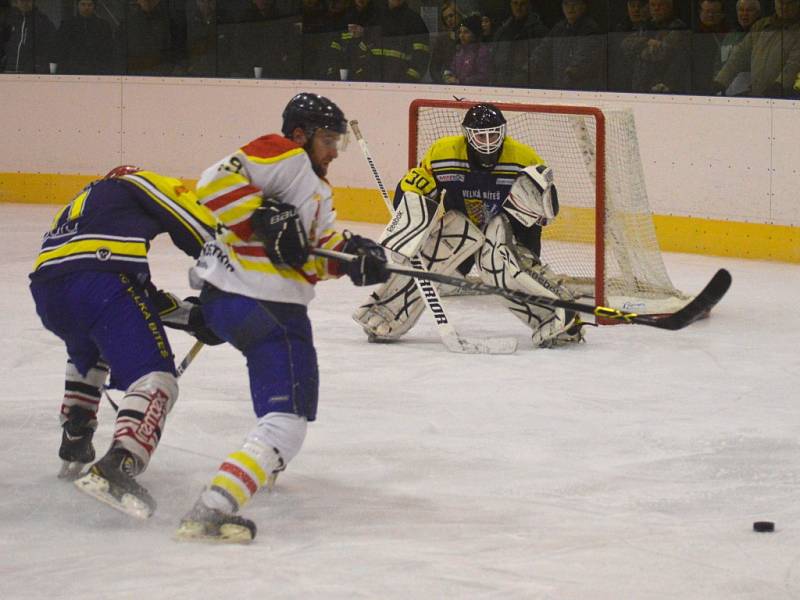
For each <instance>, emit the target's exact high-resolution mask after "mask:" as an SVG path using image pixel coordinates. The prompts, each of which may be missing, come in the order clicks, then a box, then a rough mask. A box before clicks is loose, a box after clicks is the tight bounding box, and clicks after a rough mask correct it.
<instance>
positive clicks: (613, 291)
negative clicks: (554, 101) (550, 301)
mask: <svg viewBox="0 0 800 600" xmlns="http://www.w3.org/2000/svg"><path fill="white" fill-rule="evenodd" d="M473 104H475V102H459V101H446V100H415V101H414V102H412V104H411V107H410V119H409V156H408V162H409V167H411V166H415V165H416V164H417V163H418V162H419V160H420V159H421V157H422V155H423V154H424V153H425V151H426V150H427V148H428V147H429V146H430V145H431V144H432V143H433V142H434V141H435V140H437V139H438V138H440V137H442V136H446V135H461V134H462V130H461V121H462V120H463V118H464V114H465V112H466V111H467V109H469V108H470V106H472V105H473ZM492 104H494V105H495V106H497V107H498V108H500V110H502V111H503V114H504V115H505V117H506V120H507V122H508V135H510V136H512V137H513V138H515V139H517V140H519V141H521V142H524V143H526V144H528V145H530V146H531V147H533V148H534V149H535V150H536V152H537V153H538V154H539V156H541V157H542V159H543V160H544V161H545V163H546V164H548V165H550V166H551V167H552V168H553V171H554V173H555V181H556V186H557V187H558V199H559V205H560V212H559V215H558V217H557V218H556V220H555V221H554V222H553V223H552V224H550V225H548V226H547V227H545V228H544V229H543V232H542V257H541V258H542V260H543V262H545V263H546V264H548V265H549V266H550V267H551V268H552V269H553V271H555V272H556V273H557V274H558V275H559V276H560V277H562V278H564V280H565V281H566V282H567V283H568V284H569V285H570V286H571V287H572V288H573V289H576V290H578V292H579V294H580V295H581V296H582V297H584V298H588V297H591V298H593V299H594V301H595V302H596V303H597V304H602V305H605V306H613V307H615V308H620V309H623V310H626V311H630V312H637V313H640V314H663V313H669V312H674V311H676V310H678V309H679V308H681V307H682V306H683V305H684V304H686V303H687V302H688V301H689V300H690V297H689V296H686V295H685V294H683V293H682V292H680V291H679V290H677V289H676V288H675V286H674V285H673V284H672V281H671V280H670V278H669V275H668V274H667V270H666V267H665V266H664V261H663V258H662V256H661V251H660V249H659V246H658V241H657V239H656V233H655V226H654V224H653V216H652V213H651V211H650V205H649V203H648V201H647V192H646V190H645V182H644V172H643V169H642V163H641V159H640V157H639V146H638V143H637V138H636V127H635V124H634V119H633V113H632V112H631V111H629V110H605V109H604V110H600V109H598V108H592V107H585V106H552V105H536V104H504V103H498V102H493V103H492Z"/></svg>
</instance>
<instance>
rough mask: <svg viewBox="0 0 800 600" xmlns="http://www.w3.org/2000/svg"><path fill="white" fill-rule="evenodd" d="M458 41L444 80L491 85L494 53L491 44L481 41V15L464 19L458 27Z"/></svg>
mask: <svg viewBox="0 0 800 600" xmlns="http://www.w3.org/2000/svg"><path fill="white" fill-rule="evenodd" d="M458 42H459V43H458V48H457V49H456V55H455V56H454V57H453V62H452V63H451V65H450V69H448V70H447V71H445V72H444V82H445V83H449V84H457V83H461V84H465V85H489V84H490V83H491V81H492V76H491V68H492V54H491V51H490V50H489V46H486V45H484V44H483V43H481V17H480V15H472V16H470V17H467V18H466V19H464V22H463V23H461V27H459V29H458Z"/></svg>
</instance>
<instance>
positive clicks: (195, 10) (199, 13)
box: [185, 0, 226, 77]
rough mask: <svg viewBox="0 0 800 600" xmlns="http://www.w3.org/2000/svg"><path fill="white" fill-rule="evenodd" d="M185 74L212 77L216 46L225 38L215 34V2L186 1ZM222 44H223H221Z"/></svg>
mask: <svg viewBox="0 0 800 600" xmlns="http://www.w3.org/2000/svg"><path fill="white" fill-rule="evenodd" d="M187 7H188V9H187V11H186V66H185V74H186V75H189V76H193V77H214V76H215V75H216V74H217V52H218V46H220V45H221V42H223V40H225V39H226V38H220V37H218V33H217V2H216V0H187ZM223 43H224V42H223Z"/></svg>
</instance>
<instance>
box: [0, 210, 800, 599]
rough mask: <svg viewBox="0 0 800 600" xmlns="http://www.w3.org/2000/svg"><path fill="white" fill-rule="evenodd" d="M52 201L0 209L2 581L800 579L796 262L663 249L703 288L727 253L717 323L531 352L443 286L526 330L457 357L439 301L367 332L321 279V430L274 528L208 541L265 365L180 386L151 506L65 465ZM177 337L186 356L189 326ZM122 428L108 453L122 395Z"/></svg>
mask: <svg viewBox="0 0 800 600" xmlns="http://www.w3.org/2000/svg"><path fill="white" fill-rule="evenodd" d="M54 211H55V209H54V207H52V206H49V207H48V206H23V205H11V204H5V205H0V215H2V218H1V219H0V223H2V226H1V229H2V235H0V244H2V250H3V255H4V259H5V260H4V261H3V266H2V271H1V273H2V275H0V278H1V280H2V285H3V293H2V294H0V307H1V308H2V310H1V311H0V319H2V322H0V331H2V332H3V338H4V344H3V346H2V350H0V361H1V362H2V373H3V379H2V381H3V385H2V396H1V398H2V420H0V423H2V424H1V425H0V480H1V481H2V482H3V483H4V489H3V493H2V495H1V496H0V598H4V599H9V600H19V599H24V598H36V599H39V598H42V599H48V600H52V599H55V598H70V599H71V598H82V599H112V598H113V599H117V598H125V599H127V598H131V599H134V598H135V599H145V598H147V599H153V600H157V599H173V598H181V599H183V598H187V599H205V598H208V599H215V600H219V599H220V598H225V599H229V600H244V599H250V598H259V599H270V600H272V599H276V598H403V599H410V598H502V599H506V598H526V599H527V598H535V599H545V598H546V599H554V600H564V599H576V600H579V599H580V600H583V599H589V600H604V599H609V600H617V599H636V600H650V599H652V600H664V599H681V600H685V599H695V598H696V599H698V600H700V599H702V600H740V599H759V600H760V599H770V600H772V599H781V598H798V597H800V502H798V500H799V499H800V439H799V437H798V436H799V435H800V408H799V407H798V402H799V401H800V392H798V389H800V353H799V352H798V345H799V344H800V336H799V335H798V333H799V329H800V328H798V325H797V310H796V303H797V298H798V297H800V267H798V266H790V265H785V264H771V263H763V262H750V261H744V260H732V259H723V258H712V257H698V256H688V255H667V256H666V260H667V265H668V269H669V271H670V273H671V275H672V278H673V280H674V282H675V284H676V285H677V286H678V287H679V288H680V289H683V290H685V291H697V290H699V289H700V288H701V287H702V286H703V285H704V284H705V283H706V281H707V280H708V279H709V278H710V277H711V275H713V273H714V272H715V271H716V269H717V268H719V267H726V268H727V269H729V270H730V271H731V273H732V274H733V286H732V288H731V291H730V292H729V294H728V296H727V297H726V298H725V299H724V300H723V301H722V302H721V304H720V305H719V306H718V307H717V308H716V309H715V311H714V313H713V315H712V317H711V318H710V319H707V320H705V321H703V322H699V323H696V324H694V325H692V326H691V327H690V328H688V329H686V330H683V331H680V332H666V331H660V330H656V329H652V328H647V327H636V326H616V327H604V328H601V329H591V330H590V331H589V332H588V335H587V338H588V343H587V344H585V345H583V346H581V347H577V348H570V349H559V350H533V349H532V348H531V347H530V343H529V339H528V335H527V333H526V329H525V328H524V327H523V326H522V324H521V323H519V322H518V321H516V319H514V317H512V316H510V315H508V314H506V313H505V312H504V310H503V309H502V308H501V305H500V301H499V300H497V299H494V298H487V297H478V298H475V297H466V298H448V299H446V300H447V307H448V310H449V312H450V313H451V317H452V319H453V321H454V322H455V324H456V326H457V328H458V329H459V330H460V331H462V332H464V333H469V334H474V335H504V336H509V335H510V336H517V337H518V338H519V340H520V346H521V349H520V350H519V351H517V353H516V354H514V355H511V356H467V355H456V354H451V353H449V352H447V351H446V350H445V348H444V347H443V346H442V345H441V343H440V342H439V341H438V338H437V335H436V331H435V328H434V325H433V323H432V320H431V319H430V318H429V316H428V315H425V316H423V319H422V320H421V322H420V323H419V325H418V326H417V327H416V328H415V329H413V330H412V332H411V333H410V334H409V335H408V336H407V338H405V339H404V340H403V341H402V342H401V343H397V344H393V345H372V344H368V343H366V341H365V339H364V336H363V335H362V333H361V331H360V330H359V328H358V327H357V326H356V324H355V323H354V322H353V321H352V320H351V319H350V313H351V312H352V310H353V309H354V308H355V307H356V305H358V304H359V302H361V301H362V300H363V299H364V297H365V295H366V290H364V289H359V288H355V287H353V286H352V285H351V284H350V283H349V280H347V279H343V280H339V281H334V282H323V283H322V284H320V285H319V286H318V287H317V290H318V296H317V298H316V299H315V300H314V302H313V303H312V305H311V315H312V320H313V323H314V328H315V335H316V341H317V348H318V351H319V360H320V369H321V399H320V411H319V418H318V420H317V422H316V423H314V424H313V425H312V426H311V427H310V429H309V435H308V438H307V440H306V444H305V447H304V448H303V450H302V452H301V453H300V455H299V456H298V457H297V458H296V459H295V461H294V462H293V463H292V464H291V465H290V468H289V469H288V470H287V471H286V472H285V473H283V474H282V475H281V477H280V478H279V479H278V484H277V488H276V489H275V491H274V492H273V493H272V494H270V495H267V494H261V495H259V496H256V498H255V499H254V501H253V502H252V503H251V504H250V505H248V506H247V507H246V508H245V510H244V514H245V515H247V516H249V517H251V518H253V519H255V521H256V522H257V523H258V526H259V535H258V537H257V539H256V541H255V543H254V544H252V545H250V546H247V547H226V546H213V545H192V544H185V543H177V542H175V541H173V540H172V539H171V535H172V533H173V531H174V528H175V526H176V525H177V522H178V520H179V519H180V517H181V515H182V514H183V513H184V512H185V511H186V510H187V509H188V508H189V507H190V506H191V504H192V503H193V502H194V500H195V498H196V496H197V494H198V493H199V491H200V489H201V488H202V486H203V485H204V484H205V483H206V482H207V481H208V479H209V477H210V476H211V475H212V474H213V472H214V471H215V468H216V467H217V465H218V464H219V463H220V461H221V460H222V459H223V458H224V457H225V456H226V455H227V454H228V453H229V452H231V451H232V450H234V449H236V448H237V447H238V445H239V443H240V441H241V439H242V437H243V436H244V434H245V433H246V432H247V431H248V429H249V428H250V427H251V426H252V425H253V423H254V417H253V415H252V412H251V407H250V402H249V398H248V385H247V380H246V374H245V369H244V364H243V360H242V359H241V358H240V356H239V355H238V354H237V353H236V351H235V350H233V349H231V348H228V347H214V348H207V349H205V350H204V351H203V352H202V353H201V354H200V355H199V356H198V357H197V359H196V361H195V363H194V364H193V365H192V366H191V367H190V368H189V370H188V371H187V372H186V374H185V376H184V377H183V379H182V380H181V396H180V399H179V400H178V403H177V405H176V407H175V409H174V411H173V412H172V414H171V415H170V418H169V421H168V423H167V428H166V431H165V434H164V438H163V442H162V444H161V446H160V447H159V450H158V452H157V453H156V455H155V457H154V459H153V461H152V463H151V465H150V468H149V470H148V471H147V472H146V473H145V474H144V475H142V476H141V478H140V480H141V482H142V483H143V484H144V485H146V486H147V487H148V488H149V489H150V491H151V492H152V494H153V495H154V497H155V498H156V500H157V501H158V504H159V505H158V509H157V511H156V514H155V515H154V516H153V518H152V519H150V520H149V521H147V522H144V523H142V522H138V521H134V520H133V519H130V518H126V517H125V515H122V514H120V513H116V512H114V511H112V510H111V509H109V508H107V507H105V506H103V505H100V504H99V503H96V502H94V501H92V500H91V499H90V498H88V497H85V496H83V495H81V494H80V493H79V492H77V490H75V489H74V488H73V486H71V485H70V484H68V483H65V482H63V481H59V480H57V479H56V472H57V471H58V467H59V460H58V457H57V449H58V445H59V441H60V428H59V422H58V407H59V404H60V400H61V393H62V385H63V372H64V359H65V353H64V350H63V347H62V345H61V343H60V342H59V340H58V339H56V338H55V337H54V336H53V335H52V334H50V333H48V332H47V331H45V330H44V329H43V328H42V326H41V325H40V323H39V321H38V319H37V317H36V314H35V311H34V308H33V302H32V300H31V298H30V295H29V293H28V291H27V290H26V287H27V277H26V275H27V273H28V271H29V269H30V267H31V264H32V263H33V260H34V257H35V255H36V252H37V249H38V246H39V240H40V235H41V233H42V232H43V231H44V230H45V229H46V228H47V225H48V224H49V222H50V220H51V218H52V215H53V213H54ZM349 225H350V226H352V227H354V228H356V229H358V230H359V231H366V232H367V233H372V234H376V233H377V231H378V228H377V227H376V226H372V225H364V224H349ZM189 264H190V261H189V259H187V258H186V257H184V256H183V255H181V254H180V253H179V252H177V251H175V250H174V249H173V248H172V247H171V246H170V245H169V241H168V240H167V239H164V240H159V242H157V243H156V244H155V245H154V248H153V250H152V252H151V265H152V266H153V272H154V279H155V281H156V282H157V283H158V284H159V285H160V286H162V287H166V288H168V289H172V290H173V291H175V292H178V293H181V294H184V293H186V294H188V293H189V291H190V290H189V289H188V284H187V282H186V269H187V268H188V266H189ZM172 339H173V344H174V347H175V349H176V355H177V356H178V357H179V358H180V357H181V356H182V355H183V353H185V352H186V351H187V350H188V348H189V347H190V345H191V340H190V339H189V338H188V337H187V336H184V335H183V334H180V333H176V334H175V335H174V336H173V338H172ZM100 420H101V424H100V428H99V431H98V434H97V436H96V438H95V439H96V442H97V446H98V451H99V452H100V453H102V452H103V451H105V448H106V446H107V444H108V442H109V438H110V434H111V427H112V411H111V409H110V407H109V406H106V405H104V406H103V407H102V409H101V413H100ZM762 519H768V520H773V521H775V522H776V524H777V528H776V529H777V530H776V532H775V533H772V534H757V533H754V532H753V531H752V530H751V525H752V522H753V521H755V520H762Z"/></svg>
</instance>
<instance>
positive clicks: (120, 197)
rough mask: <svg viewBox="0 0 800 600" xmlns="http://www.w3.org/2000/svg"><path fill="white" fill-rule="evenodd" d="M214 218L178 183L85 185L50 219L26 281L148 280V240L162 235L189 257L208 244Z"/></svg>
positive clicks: (148, 177) (150, 176) (136, 180)
mask: <svg viewBox="0 0 800 600" xmlns="http://www.w3.org/2000/svg"><path fill="white" fill-rule="evenodd" d="M215 227H216V219H215V218H214V216H213V215H212V214H211V212H210V211H209V210H208V209H206V208H205V207H203V206H201V205H200V204H199V203H198V202H197V197H196V196H195V194H194V193H193V192H192V191H191V190H189V189H188V188H187V187H186V186H185V185H184V184H183V183H182V182H181V181H179V180H178V179H173V178H171V177H165V176H163V175H159V174H157V173H153V172H151V171H139V172H137V173H133V174H128V175H124V176H122V177H118V178H113V179H100V180H98V181H94V182H92V183H91V184H89V185H88V186H86V187H85V188H84V189H83V190H81V192H80V193H79V194H78V195H77V196H75V198H73V199H72V201H71V202H70V203H69V204H67V205H66V206H64V207H63V208H62V209H61V210H59V212H58V213H57V214H56V216H55V218H54V219H53V222H52V224H51V226H50V229H49V230H48V231H47V232H46V233H45V234H44V238H43V241H42V248H41V250H40V252H39V257H38V258H37V259H36V263H35V264H34V268H33V272H32V273H31V274H30V278H31V280H33V281H43V280H46V279H50V278H53V277H59V276H61V275H64V274H66V273H70V272H74V271H88V270H91V271H114V272H118V273H126V274H128V275H130V276H131V277H132V278H134V279H136V280H137V281H138V282H139V283H142V284H144V283H146V282H147V281H148V280H149V279H150V269H149V266H148V264H147V252H148V250H149V248H150V240H152V239H153V238H155V237H156V236H157V235H159V234H161V233H167V234H169V236H170V237H171V238H172V241H173V242H174V244H175V245H176V246H177V247H178V248H180V249H181V250H182V251H183V252H185V253H186V254H188V255H189V256H191V257H193V258H197V257H198V256H199V255H200V251H201V250H202V248H203V244H205V243H206V242H208V241H211V240H212V239H214V234H215Z"/></svg>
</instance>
